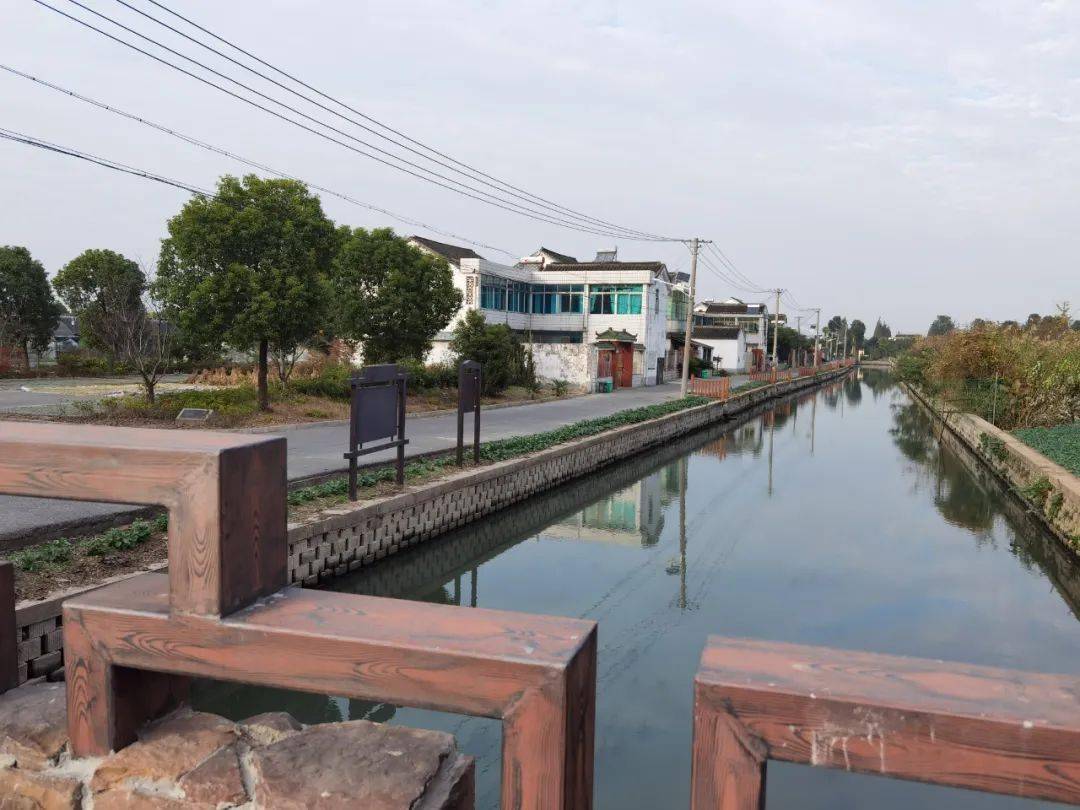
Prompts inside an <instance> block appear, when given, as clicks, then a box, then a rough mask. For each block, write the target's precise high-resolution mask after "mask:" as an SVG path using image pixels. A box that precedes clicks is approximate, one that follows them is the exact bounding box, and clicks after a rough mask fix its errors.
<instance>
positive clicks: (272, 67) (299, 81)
mask: <svg viewBox="0 0 1080 810" xmlns="http://www.w3.org/2000/svg"><path fill="white" fill-rule="evenodd" d="M148 1H149V2H150V3H151V4H153V5H154V6H156V7H158V8H160V9H161V10H162V11H165V12H166V13H168V14H171V15H172V16H174V17H176V18H177V19H180V20H183V21H184V22H185V23H187V24H188V25H190V26H192V27H193V28H196V29H197V30H199V31H201V32H203V33H204V34H206V35H208V36H210V37H212V38H213V39H215V40H217V41H218V42H221V43H222V44H224V45H227V46H229V47H230V48H232V49H233V50H235V51H237V52H239V53H242V54H243V55H245V56H247V57H249V58H250V59H253V60H255V61H256V62H258V63H259V64H261V65H263V66H264V67H267V68H269V69H270V70H272V71H274V72H275V73H277V74H279V75H281V76H284V77H285V78H287V79H289V80H291V81H293V82H295V83H296V84H298V85H300V86H301V87H304V88H305V89H307V90H310V91H311V92H313V93H315V94H316V95H318V96H320V97H321V98H324V99H326V100H327V101H331V102H333V103H334V104H337V105H338V106H340V107H342V108H344V109H346V110H348V111H350V112H352V113H354V114H356V115H358V116H360V117H361V118H363V119H364V120H365V121H369V122H371V123H372V124H375V125H376V126H378V127H381V128H382V129H385V130H386V131H387V132H391V133H393V134H394V135H397V136H398V137H400V138H402V139H403V140H405V141H407V142H408V143H411V144H413V145H415V146H418V147H420V148H421V149H423V150H426V151H428V152H430V153H432V154H433V155H436V156H438V157H440V158H443V159H445V160H448V161H450V162H451V163H454V164H456V165H458V166H461V167H462V168H464V169H467V170H468V171H469V172H472V173H474V175H478V176H479V177H483V178H486V179H487V180H491V181H493V182H494V183H497V184H499V185H500V186H504V187H505V188H507V189H511V190H513V191H517V192H520V193H522V194H525V195H528V197H529V198H531V199H534V200H537V201H539V202H543V203H547V204H549V205H550V206H552V207H554V208H556V209H558V210H560V211H562V212H564V213H567V214H573V215H576V216H579V217H582V218H584V219H587V220H590V221H592V222H594V223H596V224H599V225H605V226H608V227H612V228H617V229H618V230H622V231H627V232H629V233H636V234H638V235H640V236H647V237H653V238H656V237H657V234H652V233H648V232H646V231H640V230H637V229H634V228H626V227H624V226H621V225H616V224H615V223H612V222H608V221H606V220H602V219H597V218H595V217H591V216H588V215H586V214H584V213H582V212H580V211H576V210H574V209H573V208H567V207H565V206H562V205H559V204H558V203H555V202H553V201H551V200H548V199H545V198H544V197H541V196H539V195H537V194H534V193H532V192H529V191H526V190H525V189H522V188H518V187H517V186H515V185H513V184H511V183H508V182H506V181H504V180H500V179H498V178H497V177H494V176H492V175H490V174H488V173H486V172H484V171H482V170H480V169H477V168H476V167H474V166H470V165H469V164H468V163H464V162H462V161H460V160H457V159H456V158H454V157H452V156H450V155H448V154H445V153H444V152H441V151H439V150H438V149H435V148H433V147H431V146H428V145H427V144H425V143H423V142H421V141H418V140H416V139H415V138H411V137H409V136H408V135H406V134H405V133H403V132H401V131H399V130H397V129H395V128H394V127H391V126H389V125H388V124H385V123H383V122H382V121H379V120H378V119H376V118H373V117H372V116H370V115H367V114H366V113H364V112H361V111H360V110H357V109H356V108H354V107H352V106H350V105H348V104H346V103H345V102H343V101H341V100H340V99H337V98H334V97H333V96H330V95H328V94H326V93H324V92H323V91H321V90H319V89H317V88H315V87H313V86H312V85H310V84H308V83H307V82H305V81H303V80H302V79H299V78H297V77H296V76H294V75H293V74H291V73H289V72H287V71H285V70H282V69H281V68H279V67H277V66H276V65H273V64H271V63H270V62H268V61H266V60H265V59H262V58H260V57H258V56H256V55H255V54H253V53H251V52H250V51H247V50H245V49H244V48H241V47H240V46H239V45H236V44H235V43H233V42H230V41H229V40H227V39H225V38H224V37H222V36H219V35H218V34H216V33H214V32H213V31H211V30H209V29H208V28H206V27H204V26H202V25H200V24H199V23H197V22H195V21H194V20H192V19H190V18H188V17H185V16H184V15H183V14H180V13H178V12H176V11H174V10H173V9H171V8H169V7H168V6H166V5H165V4H164V3H160V2H158V1H157V0H148ZM117 2H119V3H121V4H122V5H124V6H126V7H127V8H129V9H131V10H132V11H135V12H136V13H137V14H141V15H142V16H144V17H146V18H147V19H151V20H153V21H154V22H156V23H158V24H159V25H162V26H164V27H166V28H168V29H169V30H170V31H174V32H176V33H178V34H180V36H183V37H185V38H187V39H189V40H191V41H192V42H196V43H197V44H199V45H201V46H202V47H204V48H208V49H209V50H211V51H212V52H213V53H216V54H218V55H219V56H221V57H222V58H225V59H228V60H229V61H231V62H234V63H235V64H239V65H241V67H244V69H245V70H248V71H251V72H254V73H256V75H259V76H262V77H263V78H264V79H266V80H267V81H271V82H274V84H278V86H280V87H283V88H284V89H286V90H288V91H289V92H291V93H294V94H295V95H299V96H300V97H301V98H305V99H307V100H308V101H311V99H308V97H307V96H304V95H303V94H300V93H297V92H296V91H295V90H292V89H290V88H287V87H285V86H284V85H281V84H279V83H278V82H276V81H275V80H274V79H271V78H269V77H266V76H265V75H264V74H262V73H258V72H257V71H253V70H252V69H251V68H250V67H248V66H246V65H243V64H241V63H239V62H236V61H235V60H233V59H231V58H230V57H228V56H226V55H225V54H222V53H221V52H220V51H218V50H216V49H213V48H209V46H207V45H206V44H205V43H203V42H200V41H199V40H196V39H193V38H192V37H190V36H188V35H187V34H184V33H182V32H179V31H177V29H175V28H173V27H172V26H170V25H168V24H167V23H164V22H162V21H161V20H158V19H157V18H155V17H152V16H151V15H149V14H147V13H146V12H144V11H141V10H140V9H137V8H135V7H133V6H132V5H130V4H129V3H127V2H125V0H117ZM311 103H313V104H314V103H317V102H314V101H311ZM319 106H322V105H319ZM324 109H326V108H324ZM335 114H337V113H335ZM346 120H351V119H346ZM353 123H356V125H357V126H361V127H363V128H364V129H365V130H367V131H369V132H371V133H372V134H375V135H377V136H378V137H381V138H384V139H386V140H389V141H390V142H391V143H394V144H397V145H398V146H402V148H408V147H404V146H403V145H402V144H400V143H399V142H398V141H395V140H394V139H393V138H389V137H388V136H386V135H383V134H381V133H379V132H377V131H375V130H373V129H370V128H369V127H366V126H364V125H362V124H359V123H357V122H353ZM410 151H413V152H414V153H415V154H421V153H420V152H417V151H416V150H411V149H410ZM426 159H429V160H430V159H431V158H426ZM434 162H436V163H439V165H443V166H445V165H446V164H445V163H441V162H439V161H434ZM455 171H458V170H456V169H455ZM461 173H462V174H465V175H466V176H472V175H468V174H466V173H465V172H461ZM515 196H516V195H515Z"/></svg>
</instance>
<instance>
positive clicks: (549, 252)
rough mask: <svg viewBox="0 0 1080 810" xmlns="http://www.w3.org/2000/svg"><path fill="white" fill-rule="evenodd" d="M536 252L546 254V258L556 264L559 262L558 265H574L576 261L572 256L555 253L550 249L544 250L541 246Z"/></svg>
mask: <svg viewBox="0 0 1080 810" xmlns="http://www.w3.org/2000/svg"><path fill="white" fill-rule="evenodd" d="M536 252H537V253H546V254H547V255H548V256H550V257H551V258H553V259H554V260H555V261H556V262H559V263H563V262H565V263H567V264H573V263H575V262H576V261H577V259H576V258H575V257H574V256H567V255H566V254H565V253H557V252H555V251H554V250H552V249H551V248H546V247H544V246H543V245H541V246H540V250H538V251H536Z"/></svg>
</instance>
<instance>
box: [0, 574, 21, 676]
mask: <svg viewBox="0 0 1080 810" xmlns="http://www.w3.org/2000/svg"><path fill="white" fill-rule="evenodd" d="M17 629H18V627H17V626H16V624H15V566H13V565H12V564H11V563H9V562H4V561H0V694H3V693H4V692H6V691H7V690H8V689H14V688H15V687H16V686H18V685H19V640H18V637H17V635H16V631H17Z"/></svg>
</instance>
